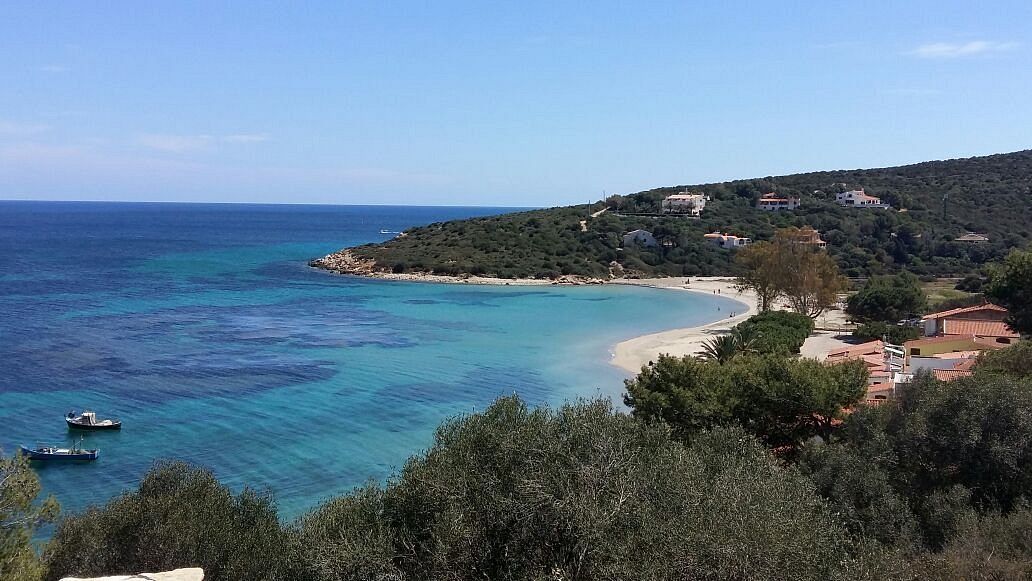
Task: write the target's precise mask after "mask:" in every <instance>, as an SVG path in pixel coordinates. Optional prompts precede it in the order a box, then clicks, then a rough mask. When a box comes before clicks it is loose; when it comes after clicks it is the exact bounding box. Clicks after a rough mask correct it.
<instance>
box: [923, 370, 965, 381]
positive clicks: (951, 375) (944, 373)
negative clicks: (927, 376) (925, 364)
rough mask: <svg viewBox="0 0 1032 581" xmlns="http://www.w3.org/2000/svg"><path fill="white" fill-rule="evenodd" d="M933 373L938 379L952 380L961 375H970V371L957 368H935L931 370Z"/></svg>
mask: <svg viewBox="0 0 1032 581" xmlns="http://www.w3.org/2000/svg"><path fill="white" fill-rule="evenodd" d="M932 373H934V374H935V379H938V380H939V381H953V380H954V379H960V378H961V377H970V376H971V372H970V371H961V370H959V369H935V370H933V371H932Z"/></svg>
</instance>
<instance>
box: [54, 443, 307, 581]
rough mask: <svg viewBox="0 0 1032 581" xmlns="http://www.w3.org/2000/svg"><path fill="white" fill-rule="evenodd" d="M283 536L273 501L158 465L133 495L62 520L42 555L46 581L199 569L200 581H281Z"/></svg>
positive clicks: (188, 470) (184, 468)
mask: <svg viewBox="0 0 1032 581" xmlns="http://www.w3.org/2000/svg"><path fill="white" fill-rule="evenodd" d="M286 541H287V537H286V534H285V532H284V531H283V529H282V528H281V527H280V524H279V521H278V519H277V516H276V508H275V506H274V505H273V504H272V502H271V500H270V499H269V498H268V497H266V496H263V495H260V494H257V493H256V492H254V491H252V490H250V489H245V490H244V491H243V492H241V493H240V494H238V495H234V494H232V493H231V492H230V491H229V489H227V488H226V487H225V486H222V485H221V484H219V482H218V481H217V480H215V477H214V476H212V474H211V473H210V472H207V471H204V470H200V469H196V468H192V467H190V466H188V465H186V464H182V463H171V464H163V465H158V466H156V467H155V468H154V469H152V470H151V471H150V472H149V473H148V474H147V476H146V477H145V478H144V479H143V482H141V483H140V486H139V489H138V490H137V491H136V492H130V493H126V494H123V495H122V496H119V497H117V498H115V499H113V500H111V501H110V502H108V503H107V505H105V506H103V507H99V508H91V509H89V510H87V511H85V512H84V513H82V514H79V515H72V516H69V517H66V518H64V519H63V520H62V521H61V523H60V525H59V526H58V527H57V532H56V533H55V534H54V537H53V540H52V541H51V542H50V544H49V545H48V546H47V549H46V551H45V553H44V555H43V558H44V562H45V563H46V565H47V569H48V575H47V579H51V580H57V579H60V578H61V577H64V576H66V575H71V574H77V575H86V576H91V577H99V576H103V575H107V574H111V573H133V572H140V571H167V570H170V569H175V568H177V567H187V566H191V567H202V568H203V569H204V572H205V579H255V580H264V579H268V580H274V579H282V578H283V575H282V572H281V567H282V566H283V564H284V563H285V556H286V553H285V551H286V550H287V542H286Z"/></svg>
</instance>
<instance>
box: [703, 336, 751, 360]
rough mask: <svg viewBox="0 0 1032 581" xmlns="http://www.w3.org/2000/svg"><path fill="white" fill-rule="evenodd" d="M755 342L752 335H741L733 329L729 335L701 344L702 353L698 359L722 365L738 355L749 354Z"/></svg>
mask: <svg viewBox="0 0 1032 581" xmlns="http://www.w3.org/2000/svg"><path fill="white" fill-rule="evenodd" d="M755 341H756V337H755V334H754V333H752V332H746V333H743V332H742V331H741V330H739V329H738V328H737V327H735V328H734V329H732V330H731V332H730V333H729V334H727V335H720V336H719V337H714V338H712V339H710V340H709V341H706V342H705V343H703V344H702V353H700V354H699V357H701V358H702V359H706V360H708V361H716V362H717V363H719V364H721V365H723V364H724V363H727V362H728V361H731V360H732V359H734V358H735V357H738V356H739V355H742V354H744V353H751V352H752V351H753V343H754V342H755Z"/></svg>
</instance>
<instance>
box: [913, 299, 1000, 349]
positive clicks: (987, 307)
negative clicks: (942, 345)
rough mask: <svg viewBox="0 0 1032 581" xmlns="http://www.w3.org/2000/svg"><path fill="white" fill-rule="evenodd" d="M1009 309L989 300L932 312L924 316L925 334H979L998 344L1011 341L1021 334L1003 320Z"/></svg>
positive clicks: (970, 335)
mask: <svg viewBox="0 0 1032 581" xmlns="http://www.w3.org/2000/svg"><path fill="white" fill-rule="evenodd" d="M1006 316H1007V309H1005V308H1003V307H1001V306H998V305H994V304H991V303H986V304H983V305H976V306H973V307H963V308H959V309H950V310H948V311H941V312H938V313H931V314H928V315H925V316H924V317H922V318H921V328H922V331H923V333H924V336H925V337H950V336H959V337H975V338H977V339H981V340H984V341H989V342H992V343H995V344H997V345H1003V346H1006V345H1010V344H1011V343H1014V342H1015V341H1017V340H1018V338H1019V335H1018V333H1016V332H1015V331H1014V330H1013V329H1011V328H1010V327H1008V326H1007V323H1004V322H1003V319H1004V318H1005V317H1006Z"/></svg>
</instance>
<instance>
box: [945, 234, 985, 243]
mask: <svg viewBox="0 0 1032 581" xmlns="http://www.w3.org/2000/svg"><path fill="white" fill-rule="evenodd" d="M953 241H954V242H972V243H975V244H977V243H979V242H989V237H988V236H986V235H985V234H978V233H977V232H968V233H966V234H964V235H963V236H958V237H956V238H954V239H953Z"/></svg>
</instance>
